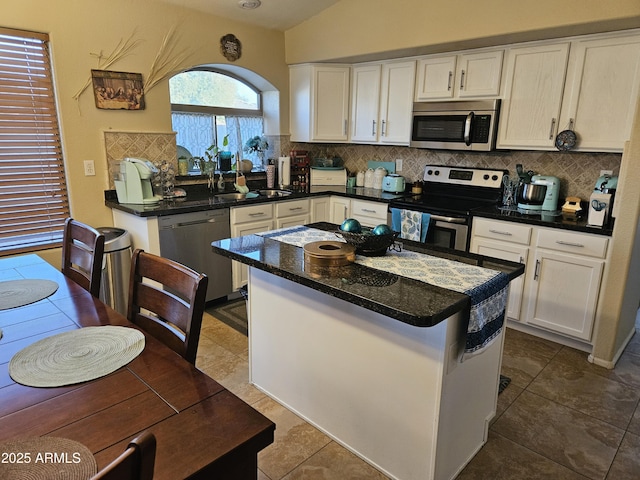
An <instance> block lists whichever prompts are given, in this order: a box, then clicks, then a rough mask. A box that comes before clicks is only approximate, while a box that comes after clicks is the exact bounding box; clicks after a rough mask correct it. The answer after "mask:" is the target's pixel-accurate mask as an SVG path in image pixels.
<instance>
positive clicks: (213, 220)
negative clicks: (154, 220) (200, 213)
mask: <svg viewBox="0 0 640 480" xmlns="http://www.w3.org/2000/svg"><path fill="white" fill-rule="evenodd" d="M216 222H218V220H217V219H216V218H208V219H206V220H193V221H191V222H180V223H173V224H171V225H167V226H165V227H164V228H180V227H188V226H191V225H202V224H204V223H216Z"/></svg>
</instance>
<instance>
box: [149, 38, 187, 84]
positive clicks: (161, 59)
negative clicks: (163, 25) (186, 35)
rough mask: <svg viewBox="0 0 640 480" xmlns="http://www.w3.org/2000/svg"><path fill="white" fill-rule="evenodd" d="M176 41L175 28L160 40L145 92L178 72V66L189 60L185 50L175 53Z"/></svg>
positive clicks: (177, 39)
mask: <svg viewBox="0 0 640 480" xmlns="http://www.w3.org/2000/svg"><path fill="white" fill-rule="evenodd" d="M178 41H179V38H176V27H172V28H171V30H169V31H168V32H167V34H166V35H165V36H164V38H163V39H162V43H161V44H160V48H159V50H158V53H157V54H156V56H155V58H154V59H153V63H152V64H151V70H150V71H149V75H147V78H146V81H145V83H144V90H145V92H148V91H149V90H151V89H152V88H153V87H155V86H156V85H157V84H158V83H160V82H161V81H163V80H164V79H166V78H168V77H170V76H172V75H174V74H175V73H177V72H178V71H180V70H181V68H180V65H181V64H183V63H184V61H185V60H186V59H187V58H189V56H190V55H189V54H187V52H188V51H187V49H186V48H184V49H182V50H180V51H176V48H177V43H178Z"/></svg>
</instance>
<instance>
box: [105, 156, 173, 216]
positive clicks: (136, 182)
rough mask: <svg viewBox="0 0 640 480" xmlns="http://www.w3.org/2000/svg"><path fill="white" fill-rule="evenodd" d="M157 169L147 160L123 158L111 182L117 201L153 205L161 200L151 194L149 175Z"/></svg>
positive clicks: (151, 175)
mask: <svg viewBox="0 0 640 480" xmlns="http://www.w3.org/2000/svg"><path fill="white" fill-rule="evenodd" d="M154 173H158V169H157V168H156V167H155V165H154V164H153V163H151V162H150V161H149V160H144V159H142V158H124V159H123V160H122V161H121V162H120V165H119V171H118V172H117V173H116V175H115V178H114V181H113V183H114V184H115V186H116V194H117V195H118V202H120V203H133V204H137V205H153V204H156V203H159V202H160V200H162V197H161V196H160V195H154V194H153V187H152V186H151V177H153V174H154Z"/></svg>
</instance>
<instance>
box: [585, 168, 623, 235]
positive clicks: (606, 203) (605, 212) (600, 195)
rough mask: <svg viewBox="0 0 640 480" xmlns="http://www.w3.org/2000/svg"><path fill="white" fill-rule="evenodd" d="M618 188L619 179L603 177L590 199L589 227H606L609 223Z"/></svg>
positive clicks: (599, 179)
mask: <svg viewBox="0 0 640 480" xmlns="http://www.w3.org/2000/svg"><path fill="white" fill-rule="evenodd" d="M617 188H618V177H614V176H612V175H602V176H600V177H599V178H598V180H597V181H596V186H595V188H594V190H593V193H592V194H591V197H590V198H589V216H588V219H587V225H589V226H591V227H604V226H605V225H606V224H607V222H608V221H609V216H610V215H611V208H612V206H613V199H614V196H615V193H616V189H617Z"/></svg>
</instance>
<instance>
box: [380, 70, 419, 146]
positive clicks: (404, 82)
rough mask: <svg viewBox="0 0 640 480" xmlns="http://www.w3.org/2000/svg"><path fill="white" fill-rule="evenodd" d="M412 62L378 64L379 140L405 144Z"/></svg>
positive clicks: (412, 76)
mask: <svg viewBox="0 0 640 480" xmlns="http://www.w3.org/2000/svg"><path fill="white" fill-rule="evenodd" d="M415 72H416V63H415V62H401V63H389V64H385V65H383V66H382V87H381V98H380V125H379V127H380V129H379V133H380V134H379V137H378V139H379V142H380V143H384V144H390V145H409V141H410V139H411V111H412V108H413V89H414V84H415V77H416V75H415Z"/></svg>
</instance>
